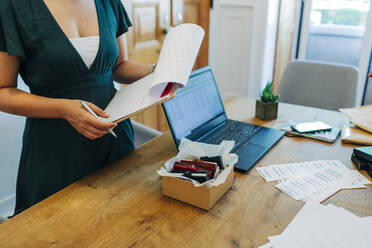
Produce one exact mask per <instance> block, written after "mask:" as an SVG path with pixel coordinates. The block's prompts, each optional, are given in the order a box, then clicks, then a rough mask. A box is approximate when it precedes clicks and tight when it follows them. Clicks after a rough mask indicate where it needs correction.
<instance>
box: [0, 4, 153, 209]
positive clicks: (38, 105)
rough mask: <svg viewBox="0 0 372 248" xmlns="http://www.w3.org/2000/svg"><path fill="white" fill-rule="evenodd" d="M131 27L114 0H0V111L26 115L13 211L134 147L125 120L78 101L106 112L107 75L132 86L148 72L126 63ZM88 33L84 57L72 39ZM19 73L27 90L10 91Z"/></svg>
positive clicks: (110, 88) (110, 87) (146, 67)
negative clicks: (118, 120) (84, 105)
mask: <svg viewBox="0 0 372 248" xmlns="http://www.w3.org/2000/svg"><path fill="white" fill-rule="evenodd" d="M130 26H131V22H130V20H129V18H128V15H127V13H126V11H125V9H124V7H123V5H122V3H121V0H64V1H60V0H44V1H43V0H17V1H14V0H0V110H1V111H5V112H8V113H11V114H17V115H23V116H27V117H28V118H27V120H26V126H25V131H24V136H23V149H22V155H21V160H20V165H19V171H18V179H17V202H16V214H17V213H19V212H21V211H23V210H24V209H26V208H28V207H30V206H32V205H33V204H35V203H37V202H39V201H40V200H42V199H44V198H46V197H48V196H49V195H51V194H53V193H54V192H56V191H58V190H60V189H62V188H63V187H65V186H67V185H69V184H71V183H72V182H74V181H76V180H77V179H79V178H81V177H83V176H85V175H87V174H88V173H90V172H92V171H94V170H96V169H98V168H100V167H102V166H103V165H105V164H107V163H109V162H111V161H114V160H117V159H119V158H120V157H122V156H124V155H125V154H127V153H128V152H130V151H132V150H133V149H134V146H133V131H132V127H131V124H130V121H129V120H127V121H124V122H121V123H120V124H116V123H110V122H102V121H99V120H97V119H95V118H94V117H93V116H92V115H90V114H89V113H88V112H87V111H86V110H85V109H84V108H82V106H81V105H80V102H79V100H84V101H86V102H87V103H88V105H89V106H90V107H91V108H92V109H93V110H94V111H95V112H96V113H97V115H99V116H102V117H108V116H107V114H106V113H104V111H103V110H102V109H104V108H105V107H106V106H107V104H108V103H109V101H110V100H111V99H112V97H113V96H114V94H115V89H114V86H113V79H115V81H118V82H120V83H131V82H133V81H135V80H138V79H140V78H142V77H144V76H146V75H147V74H148V73H149V72H150V69H151V65H142V64H137V63H134V62H130V61H128V60H127V53H126V40H125V37H124V33H125V32H126V31H127V30H128V28H129V27H130ZM95 36H98V43H97V41H96V43H95V42H94V41H93V42H91V43H89V44H91V45H92V46H94V44H96V45H97V46H98V47H96V48H93V50H91V51H90V56H91V58H88V57H89V56H87V54H85V53H86V52H87V53H89V51H85V52H84V51H82V50H81V49H80V48H79V43H80V42H81V41H82V40H85V39H90V38H94V37H95ZM88 50H89V49H88ZM92 51H96V55H95V56H94V55H92V54H91V53H92ZM87 61H90V62H89V63H88V62H87ZM18 73H20V74H21V76H22V78H23V79H24V81H25V83H26V84H27V85H28V86H29V87H30V92H31V93H30V94H29V93H26V92H23V91H20V90H18V89H17V88H16V87H17V84H16V78H17V74H18ZM109 128H115V129H114V131H115V133H116V134H117V135H118V136H119V139H118V140H116V139H115V138H114V137H113V136H111V135H106V134H107V129H109Z"/></svg>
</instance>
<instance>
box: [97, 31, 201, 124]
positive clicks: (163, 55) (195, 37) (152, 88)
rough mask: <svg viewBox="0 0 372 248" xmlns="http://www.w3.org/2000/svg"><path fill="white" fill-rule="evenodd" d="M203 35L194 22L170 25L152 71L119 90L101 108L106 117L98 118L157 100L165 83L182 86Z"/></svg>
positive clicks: (115, 115)
mask: <svg viewBox="0 0 372 248" xmlns="http://www.w3.org/2000/svg"><path fill="white" fill-rule="evenodd" d="M203 37H204V30H203V29H202V28H201V27H200V26H198V25H195V24H182V25H179V26H177V27H175V28H173V29H172V30H171V31H170V32H169V33H168V35H167V36H166V37H165V40H164V44H163V47H162V49H161V52H160V56H159V60H158V63H157V66H156V69H155V72H154V73H152V74H150V75H148V76H146V77H144V78H142V79H140V80H138V81H136V82H134V83H132V84H130V85H128V86H127V87H125V88H122V89H121V90H119V91H118V92H117V93H116V94H115V96H114V98H113V99H112V100H111V102H110V103H109V104H108V106H107V107H106V109H105V112H106V113H108V114H109V115H110V117H109V118H107V119H102V120H103V121H117V120H119V119H121V118H123V117H125V116H128V115H130V114H133V113H135V112H137V111H139V110H141V109H144V108H146V107H149V106H151V105H153V104H155V103H158V102H160V101H161V100H162V98H161V93H162V92H163V91H164V89H165V87H166V85H167V84H168V83H174V84H177V85H178V86H179V87H181V88H183V87H186V84H187V81H188V78H189V76H190V73H191V71H192V68H193V65H194V63H195V60H196V57H197V55H198V52H199V48H200V46H201V43H202V41H203ZM165 97H167V96H165ZM163 98H164V97H163Z"/></svg>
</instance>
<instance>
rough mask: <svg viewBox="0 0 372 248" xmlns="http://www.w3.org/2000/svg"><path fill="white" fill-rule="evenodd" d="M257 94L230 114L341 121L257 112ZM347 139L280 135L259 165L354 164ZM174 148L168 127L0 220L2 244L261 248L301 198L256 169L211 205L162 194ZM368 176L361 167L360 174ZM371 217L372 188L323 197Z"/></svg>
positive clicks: (290, 109)
mask: <svg viewBox="0 0 372 248" xmlns="http://www.w3.org/2000/svg"><path fill="white" fill-rule="evenodd" d="M254 104H255V103H254V100H252V99H251V100H250V99H246V98H240V97H235V98H229V99H227V100H226V101H225V107H226V111H227V113H228V116H229V117H230V118H232V119H237V120H243V121H247V122H250V123H254V124H259V125H265V126H269V127H270V126H271V127H278V126H279V125H281V124H283V122H284V121H285V120H289V119H291V120H298V121H313V120H322V121H325V122H327V123H329V124H331V125H333V126H338V127H341V126H342V125H343V124H345V123H347V119H346V118H345V117H344V116H343V115H342V114H340V113H337V112H333V111H328V110H320V109H316V108H309V107H301V106H295V105H289V104H284V103H280V104H279V116H278V119H277V120H275V121H271V122H262V121H260V120H258V119H255V118H254ZM353 147H354V146H352V145H344V144H341V142H340V140H338V141H337V142H336V143H335V144H328V143H324V142H321V141H319V142H318V141H314V140H310V139H304V138H297V137H295V138H293V137H284V138H283V139H281V140H280V141H279V143H278V144H277V145H276V146H275V147H274V148H273V149H271V150H270V151H269V152H268V153H267V154H266V155H265V156H264V157H263V158H262V159H261V160H260V161H259V162H258V164H257V165H256V166H264V165H270V164H273V163H286V162H299V161H308V160H317V159H338V160H340V161H342V162H343V163H344V164H345V165H348V166H352V164H351V161H350V156H351V153H352V149H353ZM176 153H177V150H176V147H175V145H174V143H173V140H172V137H171V135H170V134H169V133H166V134H164V135H162V136H160V137H158V138H156V139H155V140H152V141H150V142H149V143H147V144H145V145H144V146H142V147H140V148H139V149H137V150H136V151H134V152H133V153H131V154H130V155H129V156H127V157H125V158H123V159H121V160H120V161H118V162H116V163H114V164H111V165H109V166H106V167H104V168H102V169H101V170H99V171H97V172H95V173H92V174H91V175H89V176H87V177H85V178H83V179H81V180H80V181H78V182H76V183H74V184H72V185H70V186H69V187H67V188H65V189H63V190H61V191H60V192H58V193H56V194H54V195H52V196H51V197H49V198H47V199H46V200H44V201H42V202H40V203H39V204H37V205H35V206H33V207H32V208H30V209H28V210H26V211H25V212H23V213H21V214H19V215H18V216H16V217H14V218H12V219H11V220H10V221H8V222H7V223H5V224H1V225H0V247H9V248H10V247H39V248H42V247H113V248H114V247H258V246H260V245H262V244H264V243H266V242H267V239H266V237H267V236H270V235H277V234H280V233H281V232H282V231H283V230H284V229H285V227H286V226H287V225H288V223H289V222H290V221H291V220H292V218H293V217H294V216H295V215H296V213H297V212H298V211H299V210H300V209H301V207H302V206H303V204H304V203H303V202H301V201H296V200H294V199H292V198H290V197H288V196H287V195H286V194H284V193H281V191H279V190H277V189H276V188H275V187H274V185H275V183H265V181H264V180H263V178H261V177H260V176H259V174H258V173H257V171H256V170H255V169H252V170H251V171H249V172H248V173H247V174H241V173H236V180H235V183H234V185H233V188H232V189H231V190H230V191H229V192H228V193H227V194H225V195H224V196H223V197H222V198H221V199H220V201H219V202H217V204H216V205H215V206H214V207H213V208H212V209H211V210H210V211H209V212H206V211H204V210H201V209H198V208H196V207H192V206H189V205H186V204H184V203H181V202H179V201H176V200H173V199H170V198H167V197H165V196H163V195H162V193H161V179H160V177H159V176H158V175H157V174H156V170H158V169H159V168H160V167H161V166H162V165H163V164H164V162H165V161H166V160H167V159H169V158H170V157H172V156H174V155H175V154H176ZM363 174H364V175H366V174H365V173H363ZM325 203H333V204H335V205H337V206H342V207H344V208H346V209H348V210H350V211H352V212H354V213H356V214H357V215H359V216H366V215H372V187H371V186H369V187H368V188H367V189H358V190H342V191H340V192H338V193H337V194H336V195H334V196H333V197H332V198H330V199H329V200H327V201H326V202H325Z"/></svg>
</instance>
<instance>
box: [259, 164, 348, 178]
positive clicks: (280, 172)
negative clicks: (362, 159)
mask: <svg viewBox="0 0 372 248" xmlns="http://www.w3.org/2000/svg"><path fill="white" fill-rule="evenodd" d="M324 168H339V169H348V168H347V167H346V166H345V165H343V164H342V163H341V162H340V161H337V160H319V161H308V162H300V163H289V164H276V165H270V166H266V167H258V168H257V171H258V173H259V174H260V175H261V176H262V177H263V178H264V179H265V180H266V181H267V182H273V181H280V180H286V179H291V178H295V177H298V176H302V175H304V174H306V173H310V172H313V171H315V170H319V169H324Z"/></svg>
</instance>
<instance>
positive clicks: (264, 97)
mask: <svg viewBox="0 0 372 248" xmlns="http://www.w3.org/2000/svg"><path fill="white" fill-rule="evenodd" d="M260 97H261V101H263V102H277V101H278V99H279V95H275V94H273V83H271V82H268V83H267V84H266V86H265V88H264V89H263V91H262V92H261V94H260Z"/></svg>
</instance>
